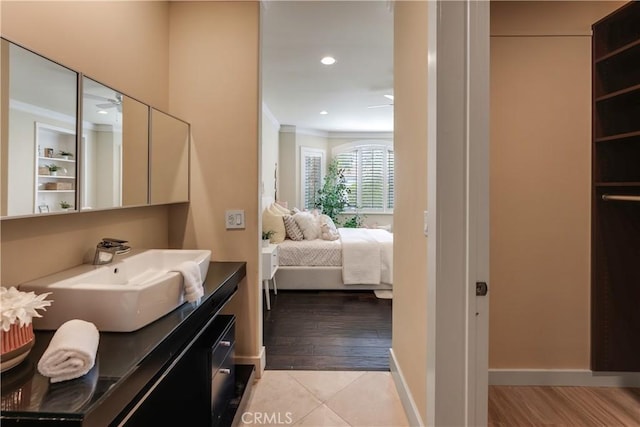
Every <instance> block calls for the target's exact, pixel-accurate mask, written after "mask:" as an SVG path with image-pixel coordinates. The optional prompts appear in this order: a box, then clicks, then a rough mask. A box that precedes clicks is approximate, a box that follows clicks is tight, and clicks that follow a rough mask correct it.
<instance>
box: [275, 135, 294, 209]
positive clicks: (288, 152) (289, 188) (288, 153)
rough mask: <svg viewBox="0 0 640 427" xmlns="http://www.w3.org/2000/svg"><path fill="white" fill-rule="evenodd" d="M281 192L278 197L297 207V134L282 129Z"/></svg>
mask: <svg viewBox="0 0 640 427" xmlns="http://www.w3.org/2000/svg"><path fill="white" fill-rule="evenodd" d="M278 159H279V165H280V168H279V169H280V194H279V195H278V198H279V199H280V200H282V201H285V202H287V203H289V207H297V205H298V202H296V188H297V185H296V166H295V165H296V134H295V133H294V132H282V131H280V145H279V154H278Z"/></svg>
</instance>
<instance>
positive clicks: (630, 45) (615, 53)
mask: <svg viewBox="0 0 640 427" xmlns="http://www.w3.org/2000/svg"><path fill="white" fill-rule="evenodd" d="M636 46H640V39H638V40H634V41H632V42H631V43H628V44H626V45H624V46H622V47H620V48H618V49H616V50H613V51H611V52H609V53H607V54H606V55H602V56H601V57H599V58H596V60H595V63H596V64H599V63H601V62H603V61H606V60H607V59H611V58H613V57H614V56H618V55H620V54H622V53H625V52H626V51H628V50H629V49H633V48H634V47H636Z"/></svg>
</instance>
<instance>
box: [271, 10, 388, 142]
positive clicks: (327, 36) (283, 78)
mask: <svg viewBox="0 0 640 427" xmlns="http://www.w3.org/2000/svg"><path fill="white" fill-rule="evenodd" d="M389 4H390V2H388V1H277V0H276V1H267V2H264V7H263V10H262V12H263V18H262V97H263V102H264V103H265V104H266V106H267V108H268V109H269V110H270V111H271V113H272V114H273V116H275V118H276V119H277V121H278V122H279V123H280V124H281V125H294V126H296V127H297V128H302V129H313V130H320V131H327V132H378V131H383V132H390V131H392V130H393V107H392V106H385V107H379V108H368V107H369V106H372V105H382V104H389V103H392V102H393V101H390V100H389V99H387V98H385V97H384V95H385V94H393V13H392V9H391V7H390V6H389ZM327 55H330V56H333V57H335V58H336V60H337V62H336V63H335V64H334V65H331V66H326V65H322V64H321V63H320V59H321V58H322V57H324V56H327ZM322 110H326V111H327V112H328V113H329V114H327V115H320V111H322Z"/></svg>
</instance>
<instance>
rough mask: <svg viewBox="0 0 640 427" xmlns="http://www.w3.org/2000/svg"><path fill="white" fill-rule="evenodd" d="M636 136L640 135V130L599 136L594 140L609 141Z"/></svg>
mask: <svg viewBox="0 0 640 427" xmlns="http://www.w3.org/2000/svg"><path fill="white" fill-rule="evenodd" d="M636 136H640V130H636V131H633V132H625V133H619V134H616V135H609V136H601V137H599V138H594V140H593V141H594V142H608V141H619V140H622V139H626V138H634V137H636Z"/></svg>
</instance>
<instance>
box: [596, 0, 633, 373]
mask: <svg viewBox="0 0 640 427" xmlns="http://www.w3.org/2000/svg"><path fill="white" fill-rule="evenodd" d="M592 56H593V64H592V66H593V105H592V112H593V141H592V215H591V222H592V228H591V256H592V262H591V369H592V370H594V371H640V2H639V1H631V2H629V3H627V4H626V5H624V6H623V7H621V8H620V9H618V10H616V11H615V12H613V13H612V14H610V15H608V16H606V17H605V18H603V19H601V20H600V21H598V22H596V23H595V24H594V25H593V55H592Z"/></svg>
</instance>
